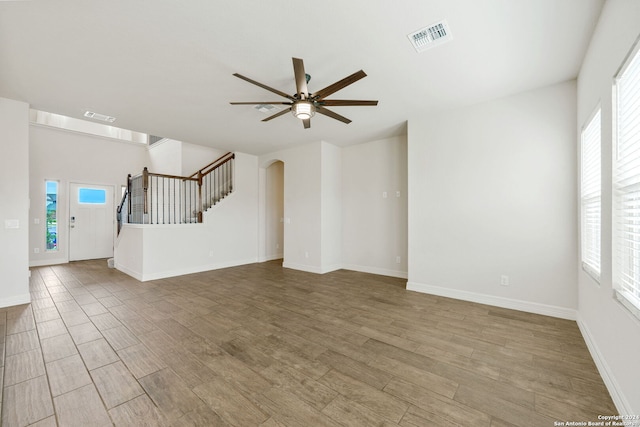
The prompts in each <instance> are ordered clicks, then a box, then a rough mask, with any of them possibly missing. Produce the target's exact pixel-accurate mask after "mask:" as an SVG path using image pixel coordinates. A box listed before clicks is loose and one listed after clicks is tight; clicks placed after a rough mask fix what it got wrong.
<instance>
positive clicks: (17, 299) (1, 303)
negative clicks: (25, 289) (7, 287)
mask: <svg viewBox="0 0 640 427" xmlns="http://www.w3.org/2000/svg"><path fill="white" fill-rule="evenodd" d="M30 302H31V295H30V294H28V293H26V294H22V295H15V296H12V297H9V298H1V299H0V308H4V307H13V306H14V305H22V304H29V303H30Z"/></svg>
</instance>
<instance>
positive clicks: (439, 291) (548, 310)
mask: <svg viewBox="0 0 640 427" xmlns="http://www.w3.org/2000/svg"><path fill="white" fill-rule="evenodd" d="M407 290H409V291H416V292H422V293H425V294H432V295H438V296H442V297H448V298H455V299H459V300H463V301H471V302H477V303H479V304H487V305H493V306H496V307H502V308H509V309H512V310H519V311H526V312H528V313H535V314H542V315H544V316H551V317H558V318H560V319H568V320H576V316H577V311H576V310H575V309H572V308H566V307H558V306H555V305H547V304H540V303H537V302H530V301H522V300H515V299H511V298H504V297H498V296H494V295H486V294H478V293H475V292H469V291H461V290H458V289H450V288H442V287H440V286H433V285H426V284H424V283H415V282H407Z"/></svg>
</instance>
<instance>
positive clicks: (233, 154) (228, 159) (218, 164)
mask: <svg viewBox="0 0 640 427" xmlns="http://www.w3.org/2000/svg"><path fill="white" fill-rule="evenodd" d="M235 158H236V155H235V153H231V155H230V156H229V157H227V158H226V159H224V160H223V161H221V162H220V163H216V164H213V165H210V166H209V167H208V168H204V169H201V171H200V172H201V173H202V175H203V176H204V175H209V174H210V173H211V172H212V171H213V170H214V169H216V168H218V167H220V166H222V165H224V164H225V163H228V162H230V161H231V160H232V159H235ZM207 169H208V170H207ZM205 171H206V172H205Z"/></svg>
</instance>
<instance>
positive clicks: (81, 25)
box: [0, 0, 603, 154]
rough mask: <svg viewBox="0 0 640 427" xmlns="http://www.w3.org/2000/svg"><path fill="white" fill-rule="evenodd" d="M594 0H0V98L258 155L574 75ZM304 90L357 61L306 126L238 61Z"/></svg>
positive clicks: (344, 141) (372, 133)
mask: <svg viewBox="0 0 640 427" xmlns="http://www.w3.org/2000/svg"><path fill="white" fill-rule="evenodd" d="M602 4H603V0H482V1H480V0H402V1H390V0H349V1H345V0H316V1H308V0H271V1H265V0H243V1H220V0H215V1H214V0H189V1H177V0H135V1H132V0H109V1H95V0H55V1H54V0H26V1H0V96H2V97H5V98H11V99H17V100H22V101H26V102H28V103H29V104H31V106H32V108H35V109H40V110H44V111H49V112H54V113H58V114H64V115H67V116H72V117H78V118H79V117H81V116H82V114H83V113H84V111H85V110H87V109H88V110H92V111H96V112H99V113H103V114H107V115H111V116H115V117H117V121H116V122H115V123H114V125H117V126H119V127H124V128H128V129H133V130H136V131H140V132H145V133H151V134H154V135H161V136H166V137H171V138H175V139H178V140H182V141H187V142H191V143H196V144H202V145H210V146H214V147H217V148H221V149H228V150H234V151H235V150H237V151H242V152H247V153H253V154H260V153H266V152H269V151H274V150H276V149H280V148H284V147H288V146H291V145H296V144H301V143H307V142H312V141H319V140H323V141H327V142H331V143H334V144H337V145H349V144H355V143H359V142H364V141H370V140H375V139H381V138H385V137H388V136H392V135H398V134H403V133H405V132H406V120H407V118H408V117H409V115H412V114H413V112H414V111H422V112H424V113H425V114H428V113H429V112H432V111H434V110H440V109H446V108H454V107H458V106H462V105H469V104H474V103H478V102H482V101H486V100H489V99H494V98H499V97H502V96H506V95H510V94H513V93H517V92H522V91H526V90H529V89H534V88H537V87H542V86H546V85H549V84H554V83H558V82H562V81H566V80H569V79H573V78H575V77H576V76H577V73H578V70H579V68H580V64H581V62H582V58H583V55H584V52H585V50H586V47H587V45H588V42H589V39H590V38H591V33H592V31H593V28H594V26H595V23H596V21H597V19H598V16H599V13H600V10H601V7H602ZM441 19H446V20H447V21H448V23H449V27H450V29H451V32H452V33H453V41H451V42H448V43H445V44H443V45H442V46H440V47H437V48H435V49H432V50H429V51H426V52H423V53H416V52H415V50H414V49H413V47H412V46H411V44H410V43H409V40H408V39H407V34H409V33H411V32H413V31H415V30H418V29H420V28H422V27H424V26H426V25H429V24H432V23H434V22H436V21H439V20H441ZM294 56H295V57H299V58H303V59H304V64H305V68H306V72H307V73H308V74H310V75H311V76H312V78H311V81H310V83H309V90H310V91H311V92H314V91H317V90H319V89H321V88H323V87H325V86H328V85H329V84H331V83H334V82H335V81H337V80H340V79H342V78H343V77H346V76H347V75H349V74H351V73H353V72H355V71H358V70H360V69H363V70H364V71H365V72H366V73H367V74H368V76H367V77H366V78H364V79H362V80H360V81H358V82H356V83H354V84H353V85H351V86H349V87H347V88H345V89H343V90H341V91H339V92H337V93H335V94H333V95H331V96H330V97H329V98H331V99H377V100H379V101H380V102H379V105H378V106H377V107H332V109H333V110H334V111H335V112H337V113H339V114H342V115H344V116H346V117H348V118H350V119H351V120H353V122H352V123H351V124H348V125H347V124H344V123H341V122H339V121H336V120H333V119H330V118H328V117H326V116H321V115H316V117H314V118H313V119H312V120H311V129H307V130H305V129H303V127H302V123H301V122H300V121H299V120H297V119H295V118H294V117H293V116H291V115H289V114H286V115H284V116H282V117H279V118H276V119H274V120H272V121H270V122H266V123H263V122H261V120H262V119H264V118H265V117H267V116H268V115H265V114H263V113H261V112H259V111H256V110H255V109H253V107H252V106H231V105H229V101H263V100H264V101H277V100H284V98H281V99H279V97H278V96H277V95H274V94H272V93H271V92H268V91H266V90H263V89H261V88H259V87H257V86H254V85H251V84H249V83H247V82H245V81H242V80H240V79H238V78H236V77H233V76H232V74H233V73H236V72H237V73H240V74H243V75H245V76H247V77H250V78H252V79H254V80H257V81H260V82H261V83H264V84H266V85H269V86H272V87H274V88H276V89H280V90H282V91H284V92H286V93H290V94H293V93H294V92H295V83H294V80H293V66H292V63H291V57H294Z"/></svg>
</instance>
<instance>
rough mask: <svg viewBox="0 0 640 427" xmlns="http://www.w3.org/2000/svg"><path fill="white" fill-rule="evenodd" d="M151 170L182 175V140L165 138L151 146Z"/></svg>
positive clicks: (149, 166) (149, 167) (148, 165)
mask: <svg viewBox="0 0 640 427" xmlns="http://www.w3.org/2000/svg"><path fill="white" fill-rule="evenodd" d="M145 166H146V167H147V168H148V169H149V172H153V173H162V174H165V175H177V176H182V141H176V140H175V139H169V138H165V139H162V140H160V141H158V142H156V143H155V144H153V145H152V146H151V147H149V164H147V165H145Z"/></svg>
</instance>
